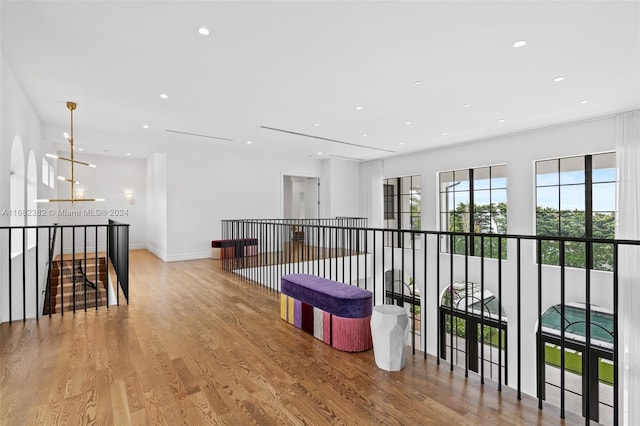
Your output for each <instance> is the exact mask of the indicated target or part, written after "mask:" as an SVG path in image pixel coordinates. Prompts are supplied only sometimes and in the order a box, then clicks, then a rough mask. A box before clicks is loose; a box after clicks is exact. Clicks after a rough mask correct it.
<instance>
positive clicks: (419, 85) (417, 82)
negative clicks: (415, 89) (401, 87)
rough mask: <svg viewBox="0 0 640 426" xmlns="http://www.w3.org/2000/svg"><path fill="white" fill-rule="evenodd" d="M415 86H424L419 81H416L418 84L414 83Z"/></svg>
mask: <svg viewBox="0 0 640 426" xmlns="http://www.w3.org/2000/svg"><path fill="white" fill-rule="evenodd" d="M413 84H415V85H416V86H420V85H421V84H422V81H420V80H418V81H416V82H415V83H413Z"/></svg>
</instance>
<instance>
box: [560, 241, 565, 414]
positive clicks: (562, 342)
mask: <svg viewBox="0 0 640 426" xmlns="http://www.w3.org/2000/svg"><path fill="white" fill-rule="evenodd" d="M564 256H565V253H564V240H560V324H561V326H560V418H562V419H564V418H565V412H564V403H565V398H564V392H565V367H566V364H565V333H564V327H565V325H564V323H565V318H566V317H565V306H564V304H565V300H564V296H565V265H564V263H565V259H564Z"/></svg>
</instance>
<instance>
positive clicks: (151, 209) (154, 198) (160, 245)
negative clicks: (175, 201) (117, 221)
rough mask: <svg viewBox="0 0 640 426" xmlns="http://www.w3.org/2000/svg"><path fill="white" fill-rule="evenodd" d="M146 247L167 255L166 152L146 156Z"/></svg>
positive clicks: (154, 252)
mask: <svg viewBox="0 0 640 426" xmlns="http://www.w3.org/2000/svg"><path fill="white" fill-rule="evenodd" d="M146 238H147V243H146V245H147V249H148V250H149V251H151V252H152V253H153V254H155V255H156V256H158V257H159V258H161V259H163V260H164V259H166V256H167V154H166V153H162V154H161V153H156V154H151V155H150V156H149V157H148V158H147V231H146Z"/></svg>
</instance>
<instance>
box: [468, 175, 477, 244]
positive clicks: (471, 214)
mask: <svg viewBox="0 0 640 426" xmlns="http://www.w3.org/2000/svg"><path fill="white" fill-rule="evenodd" d="M473 192H474V187H473V169H469V232H475V229H476V227H475V221H474V216H475V211H474V210H475V209H474V208H473V205H474V197H473ZM474 243H475V241H474V240H473V239H472V240H471V244H470V245H469V255H470V256H475V247H474Z"/></svg>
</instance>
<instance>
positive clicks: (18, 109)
mask: <svg viewBox="0 0 640 426" xmlns="http://www.w3.org/2000/svg"><path fill="white" fill-rule="evenodd" d="M0 78H1V81H0V90H1V96H0V111H1V114H0V117H1V119H0V172H1V173H0V212H2V213H3V214H0V225H1V226H9V223H10V217H11V216H10V215H9V214H15V212H11V209H10V191H9V186H10V184H9V181H10V178H9V171H10V166H9V163H10V159H11V144H12V141H13V139H14V138H15V137H16V136H19V138H20V139H21V140H22V146H23V157H24V162H25V163H24V169H25V170H27V160H28V158H29V154H30V152H31V151H33V153H34V155H35V158H36V163H37V164H36V169H37V176H38V184H37V193H38V197H39V198H49V197H51V196H52V195H53V191H52V190H51V189H49V188H48V187H46V186H45V185H44V184H43V183H42V176H41V164H42V163H41V161H42V157H43V156H44V154H45V153H47V152H54V146H53V145H52V144H50V143H47V142H45V141H43V140H42V137H41V127H42V126H41V122H40V119H39V117H38V115H37V113H36V111H35V110H34V108H33V106H32V105H31V103H30V101H29V99H28V97H27V96H26V94H25V93H24V91H23V89H22V87H21V86H20V83H19V82H18V80H17V79H16V77H15V74H14V73H13V70H12V69H11V67H10V65H9V64H8V63H7V62H6V60H5V58H4V56H3V57H2V58H1V63H0ZM21 190H22V191H24V197H23V198H24V199H25V200H26V194H27V193H26V180H25V185H24V187H23V188H21ZM26 207H27V206H26V203H25V206H24V207H23V208H25V209H26ZM38 207H40V206H38ZM4 213H6V214H4ZM52 222H53V218H52V217H51V216H49V215H44V216H38V218H37V223H38V224H39V225H47V224H50V223H52ZM41 237H42V236H41ZM41 242H42V240H41ZM39 253H40V262H41V264H43V263H42V262H44V260H45V256H46V252H45V250H40V251H39ZM8 256H9V253H8V234H7V231H0V271H2V274H0V322H4V321H8V319H9V303H11V311H12V316H13V318H14V319H15V318H16V317H17V316H20V317H21V315H22V314H23V309H22V298H23V290H22V262H23V259H24V261H25V263H26V265H27V268H26V270H27V275H26V279H27V282H28V283H29V285H28V287H27V289H26V293H25V295H26V304H27V311H26V316H27V317H32V316H35V306H36V304H35V301H36V298H37V295H36V289H35V282H36V277H35V270H34V268H33V267H32V265H34V263H35V261H36V259H35V249H30V250H29V249H27V251H26V253H23V254H21V255H19V256H16V257H14V258H13V259H12V260H11V262H12V275H13V279H12V281H13V287H12V291H11V293H12V294H11V300H9V282H8V278H7V274H6V272H5V271H7V270H8V269H9V265H8V260H7V259H8ZM40 272H41V274H40V275H41V277H38V282H39V288H40V289H41V288H42V280H43V278H44V274H43V273H42V271H40Z"/></svg>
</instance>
